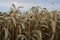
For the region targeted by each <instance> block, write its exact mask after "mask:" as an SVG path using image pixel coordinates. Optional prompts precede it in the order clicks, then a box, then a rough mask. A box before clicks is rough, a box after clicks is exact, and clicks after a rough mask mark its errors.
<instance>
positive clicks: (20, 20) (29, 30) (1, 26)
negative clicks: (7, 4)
mask: <svg viewBox="0 0 60 40" xmlns="http://www.w3.org/2000/svg"><path fill="white" fill-rule="evenodd" d="M20 8H22V7H17V8H16V6H15V5H14V4H12V7H11V8H10V11H8V12H4V13H3V12H0V40H60V11H58V10H53V11H51V12H49V11H48V10H47V9H46V8H41V7H40V6H35V7H31V8H30V9H29V10H27V11H24V12H21V11H20V10H19V9H20Z"/></svg>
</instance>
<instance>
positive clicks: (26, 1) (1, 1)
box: [0, 0, 60, 12]
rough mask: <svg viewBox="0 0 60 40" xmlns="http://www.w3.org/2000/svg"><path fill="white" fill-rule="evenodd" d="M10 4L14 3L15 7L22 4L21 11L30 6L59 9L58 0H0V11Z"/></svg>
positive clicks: (6, 8)
mask: <svg viewBox="0 0 60 40" xmlns="http://www.w3.org/2000/svg"><path fill="white" fill-rule="evenodd" d="M52 2H54V5H52ZM12 4H15V5H16V7H18V6H23V7H24V8H21V10H22V11H26V10H28V9H29V8H31V7H32V6H40V7H42V8H43V7H45V8H47V10H48V11H52V10H59V11H60V0H0V11H2V12H5V11H9V9H10V8H11V5H12Z"/></svg>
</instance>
